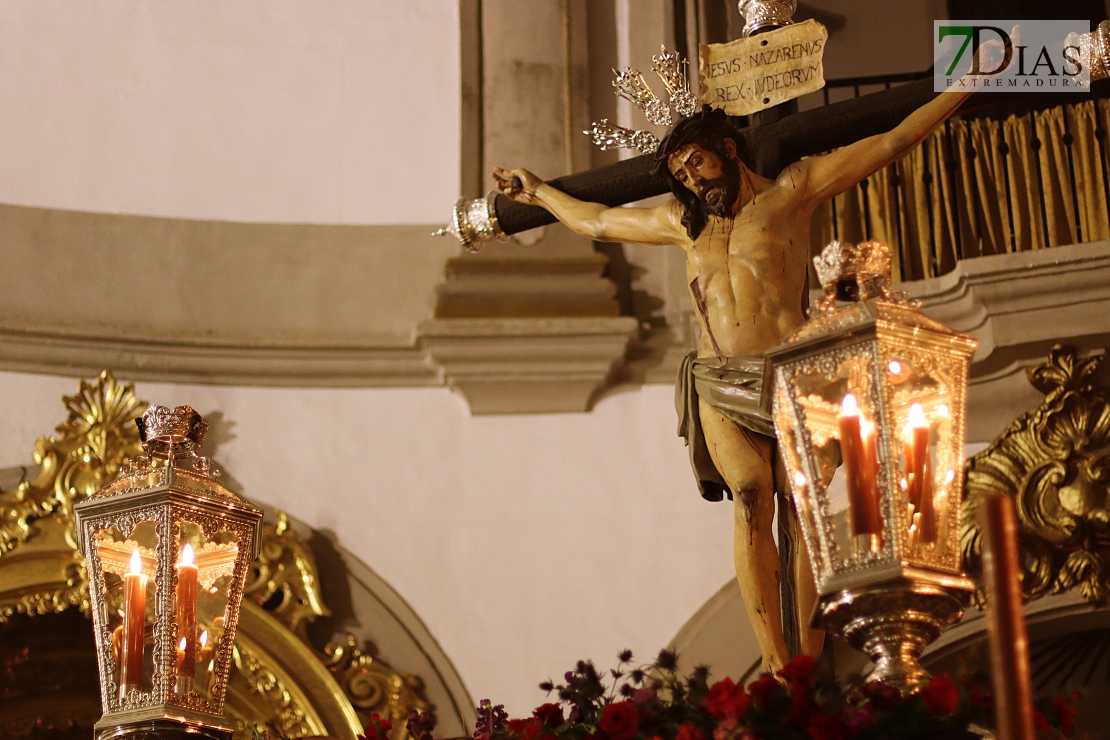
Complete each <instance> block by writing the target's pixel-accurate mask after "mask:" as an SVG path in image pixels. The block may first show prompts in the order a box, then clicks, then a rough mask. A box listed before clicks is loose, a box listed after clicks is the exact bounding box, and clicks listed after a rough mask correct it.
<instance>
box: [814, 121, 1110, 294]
mask: <svg viewBox="0 0 1110 740" xmlns="http://www.w3.org/2000/svg"><path fill="white" fill-rule="evenodd" d="M1108 130H1110V100H1087V101H1083V102H1081V103H1077V104H1075V105H1066V106H1059V107H1056V108H1050V109H1048V110H1043V111H1034V112H1032V113H1026V114H1024V115H1012V116H1010V117H1009V118H1007V119H1005V120H1003V121H997V120H992V119H974V120H950V121H948V122H947V123H945V124H944V125H943V126H941V127H940V128H938V129H937V130H936V131H934V132H933V133H932V134H931V135H930V136H929V138H928V139H926V140H925V141H924V142H923V143H922V144H921V146H919V147H917V148H916V149H914V150H913V151H912V152H910V153H909V154H908V155H906V156H905V157H903V158H902V159H901V160H900V161H898V162H895V163H894V164H892V165H890V166H889V167H886V168H884V169H882V170H880V171H879V172H876V173H875V174H874V175H872V176H871V177H869V178H867V180H866V181H865V182H861V183H860V184H859V185H856V186H854V187H852V188H851V189H849V190H848V191H847V192H845V193H843V194H841V195H839V196H837V197H836V198H834V199H833V200H832V201H830V202H828V203H825V204H823V205H822V206H821V207H820V208H818V209H817V212H816V213H815V214H814V217H813V218H814V221H813V229H812V234H813V244H812V245H811V246H812V248H813V251H814V254H816V253H818V252H820V250H821V248H822V247H823V246H824V245H825V244H827V243H828V242H830V241H832V240H833V239H841V240H842V241H862V240H864V239H877V240H879V241H882V242H885V243H887V244H889V245H890V246H891V247H892V248H893V251H894V254H895V265H894V275H895V279H896V280H897V279H899V278H900V279H902V280H918V279H921V278H926V277H936V276H938V275H943V274H944V273H946V272H949V271H950V270H952V269H953V268H954V267H955V266H956V261H957V260H958V259H961V258H966V257H979V256H982V255H988V254H1001V253H1006V252H1020V251H1025V250H1029V249H1044V248H1045V247H1057V246H1061V245H1065V244H1076V243H1079V242H1089V241H1095V240H1098V239H1110V213H1108V210H1107V208H1108V206H1107V183H1106V172H1107V170H1108V169H1110V161H1108V157H1110V139H1108V138H1107V136H1106V132H1107V131H1108ZM1100 135H1101V141H1100V139H1099V136H1100ZM1069 141H1070V142H1071V144H1070V146H1069V145H1068V142H1069ZM1069 157H1070V159H1069ZM1073 174H1074V177H1073ZM1073 183H1074V185H1073ZM834 215H835V220H834Z"/></svg>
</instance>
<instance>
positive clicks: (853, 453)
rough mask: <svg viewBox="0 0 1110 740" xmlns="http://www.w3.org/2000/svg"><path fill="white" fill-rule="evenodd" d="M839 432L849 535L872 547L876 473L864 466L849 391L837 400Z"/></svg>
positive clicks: (857, 421)
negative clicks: (839, 400)
mask: <svg viewBox="0 0 1110 740" xmlns="http://www.w3.org/2000/svg"><path fill="white" fill-rule="evenodd" d="M836 422H837V428H838V431H839V434H840V453H841V455H842V456H843V458H844V468H845V472H846V473H847V476H846V477H847V483H848V506H849V517H850V524H851V528H852V537H853V538H855V540H856V545H857V546H858V547H859V548H861V549H866V550H870V549H871V538H872V535H877V534H879V532H880V531H881V530H878V529H876V527H875V522H876V520H877V519H878V511H877V507H876V504H875V497H874V494H873V493H872V490H873V486H874V481H875V472H874V469H873V468H871V469H869V468H868V466H867V454H866V450H865V448H864V444H863V436H862V430H861V419H860V413H859V406H858V404H857V403H856V397H855V396H853V395H852V394H851V393H849V394H847V395H845V396H844V399H843V400H842V401H841V402H840V414H838V415H837V417H836Z"/></svg>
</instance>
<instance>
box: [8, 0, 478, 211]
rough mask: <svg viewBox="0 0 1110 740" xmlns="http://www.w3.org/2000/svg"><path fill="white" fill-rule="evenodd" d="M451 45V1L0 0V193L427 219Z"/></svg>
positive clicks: (450, 157)
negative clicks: (0, 111) (0, 113)
mask: <svg viewBox="0 0 1110 740" xmlns="http://www.w3.org/2000/svg"><path fill="white" fill-rule="evenodd" d="M458 56H459V41H458V9H457V3H456V0H404V1H403V2H398V0H3V1H2V2H0V110H2V111H4V114H3V115H2V116H0V202H2V203H11V204H15V205H30V206H45V207H53V208H67V209H75V210H88V211H103V212H120V213H131V214H140V215H153V216H177V217H185V218H200V219H221V220H232V221H271V222H305V223H333V224H334V223H349V224H396V223H410V224H411V223H435V222H439V221H442V220H443V219H444V218H446V214H449V213H450V207H451V204H452V203H453V202H454V200H455V198H456V197H457V193H458V189H459V164H458V160H459V154H458V152H459V89H460V88H459V59H458Z"/></svg>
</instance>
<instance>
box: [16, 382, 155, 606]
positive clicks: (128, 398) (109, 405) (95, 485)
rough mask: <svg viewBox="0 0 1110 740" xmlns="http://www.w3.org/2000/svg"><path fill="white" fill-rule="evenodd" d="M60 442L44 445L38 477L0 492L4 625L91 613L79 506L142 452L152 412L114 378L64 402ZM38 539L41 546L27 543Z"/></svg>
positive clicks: (38, 445)
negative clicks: (143, 426)
mask: <svg viewBox="0 0 1110 740" xmlns="http://www.w3.org/2000/svg"><path fill="white" fill-rule="evenodd" d="M62 403H63V404H64V405H65V408H66V411H67V412H68V414H67V417H66V420H65V421H64V422H62V423H61V424H59V425H58V427H57V428H56V429H55V431H56V432H57V433H58V434H59V435H60V436H58V437H53V436H51V437H39V439H38V440H37V441H36V442H35V451H34V454H33V455H32V459H33V460H34V462H35V464H36V465H38V466H39V469H40V472H39V475H38V477H37V478H36V479H35V480H33V481H23V482H21V483H20V484H19V486H18V487H17V488H16V489H15V490H14V491H6V492H0V558H2V560H0V563H2V564H4V565H6V566H7V567H4V568H3V569H2V570H0V623H2V622H5V621H7V620H8V618H10V617H11V616H12V615H13V614H31V615H33V614H48V613H54V612H61V611H63V610H65V609H68V608H69V607H72V606H76V607H78V608H79V609H81V611H83V612H86V613H87V612H88V609H89V596H88V584H87V582H86V580H85V561H84V558H82V557H81V555H80V553H78V552H77V548H76V544H75V543H74V541H73V516H72V511H73V504H74V503H76V502H77V501H80V500H81V499H83V498H85V497H86V496H88V495H89V494H91V493H93V492H95V491H96V490H98V489H99V488H100V487H101V486H103V485H104V484H105V483H107V482H108V481H110V480H112V479H114V478H115V477H116V475H117V474H118V473H119V470H120V466H121V465H122V464H123V463H124V461H125V460H127V459H128V458H130V457H131V456H132V455H136V454H138V453H139V452H141V451H142V450H141V448H140V446H139V434H138V429H137V428H136V427H135V424H134V420H135V418H136V417H138V416H139V415H140V414H142V412H143V410H144V409H145V408H146V403H145V402H144V401H140V400H138V399H136V398H135V388H134V385H132V384H131V383H127V384H120V383H117V382H116V379H115V378H114V377H112V374H111V373H110V372H108V371H104V372H103V373H101V374H100V376H99V377H98V378H97V379H96V380H95V381H93V382H91V383H90V382H88V381H84V380H82V381H81V384H80V386H79V387H78V390H77V393H76V395H73V396H64V397H63V398H62ZM32 539H34V546H33V547H27V545H26V543H28V541H30V540H32Z"/></svg>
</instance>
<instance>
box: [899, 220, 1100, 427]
mask: <svg viewBox="0 0 1110 740" xmlns="http://www.w3.org/2000/svg"><path fill="white" fill-rule="evenodd" d="M900 287H902V288H903V289H905V290H907V291H908V292H910V293H912V294H913V295H914V296H916V297H917V298H919V299H920V300H921V302H922V309H923V310H924V311H925V313H926V314H928V315H929V316H930V317H932V318H934V319H936V320H937V321H940V322H943V323H944V324H946V325H948V326H950V327H952V328H953V329H955V330H956V331H961V332H965V333H967V334H970V335H972V336H973V337H975V338H976V339H977V340H979V348H978V350H976V352H975V357H974V358H973V360H972V365H971V381H970V388H969V393H968V414H967V418H968V431H967V441H968V442H986V441H989V440H991V439H994V437H995V436H997V435H998V434H999V433H1000V432H1001V431H1002V430H1003V429H1004V428H1005V426H1006V425H1007V424H1009V423H1010V422H1011V421H1012V420H1013V419H1014V418H1015V417H1016V416H1018V415H1019V414H1021V413H1023V412H1025V411H1029V410H1031V409H1033V408H1034V407H1036V406H1037V404H1038V403H1040V400H1041V398H1040V394H1038V393H1037V391H1036V390H1035V389H1034V388H1033V387H1032V386H1030V385H1029V382H1028V380H1027V379H1026V376H1025V370H1026V369H1027V368H1029V367H1032V366H1034V365H1037V364H1040V363H1041V362H1043V359H1044V357H1045V356H1046V355H1047V354H1048V351H1049V349H1051V347H1052V346H1053V345H1054V344H1058V343H1063V344H1070V345H1075V346H1076V347H1078V348H1079V349H1081V350H1085V351H1090V350H1099V349H1104V348H1106V347H1108V346H1110V241H1097V242H1088V243H1086V244H1074V245H1070V246H1066V247H1052V248H1050V249H1041V250H1036V251H1032V252H1016V253H1014V254H1000V255H991V256H988V257H976V258H972V259H966V260H963V261H961V262H960V263H959V264H958V265H957V266H956V269H955V270H953V271H952V272H950V273H948V274H947V275H942V276H941V277H938V278H932V279H929V280H918V281H914V282H909V283H903V284H902V285H901V286H900Z"/></svg>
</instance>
